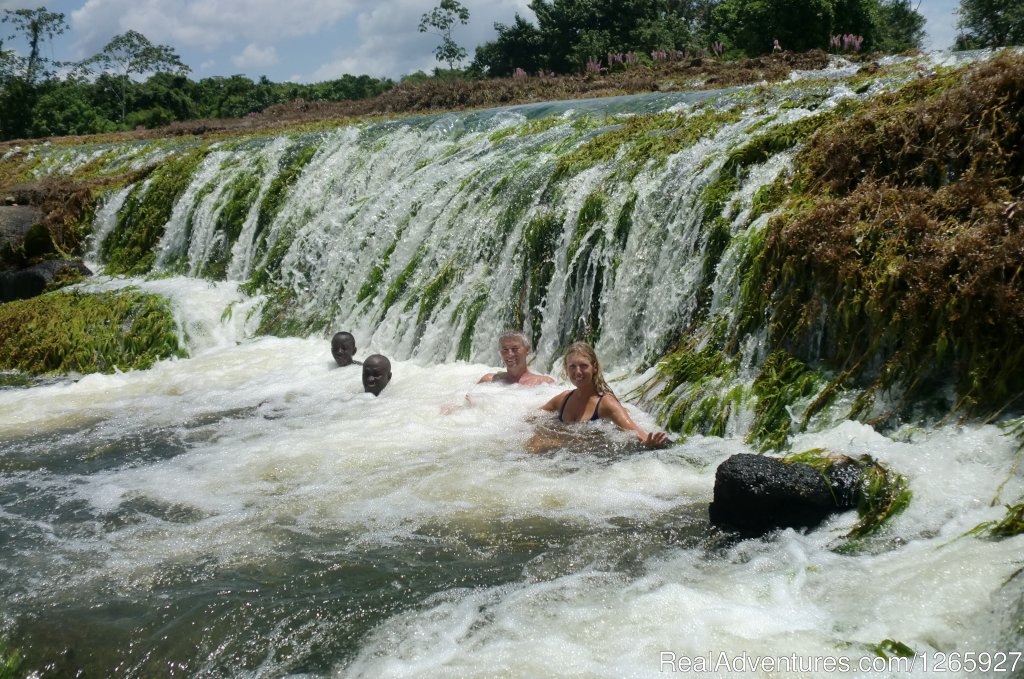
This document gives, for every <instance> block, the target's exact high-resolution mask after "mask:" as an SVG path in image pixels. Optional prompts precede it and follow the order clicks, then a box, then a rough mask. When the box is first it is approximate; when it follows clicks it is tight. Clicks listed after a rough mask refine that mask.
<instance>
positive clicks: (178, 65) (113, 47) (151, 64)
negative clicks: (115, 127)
mask: <svg viewBox="0 0 1024 679" xmlns="http://www.w3.org/2000/svg"><path fill="white" fill-rule="evenodd" d="M82 65H83V66H85V67H90V66H98V67H99V68H100V69H101V70H103V71H107V72H112V73H113V74H114V75H115V76H117V81H118V87H117V88H115V94H116V95H117V96H118V98H119V99H120V101H121V122H122V123H123V122H124V120H125V109H126V105H127V93H128V83H129V82H130V81H131V77H132V74H136V75H142V74H144V73H161V72H165V73H176V74H181V75H184V74H185V73H188V72H189V71H190V70H191V69H190V68H189V67H188V66H186V65H185V64H183V63H182V61H181V59H180V58H179V57H178V54H177V52H175V51H174V49H173V48H171V47H168V46H167V45H154V44H153V43H151V42H150V41H149V38H147V37H146V36H144V35H142V34H141V33H139V32H138V31H128V32H127V33H122V34H121V35H117V36H114V38H113V39H111V41H110V42H108V43H107V45H106V47H104V48H103V51H101V52H100V53H99V54H96V55H94V56H92V57H89V58H88V59H86V60H85V61H83V62H82ZM118 90H120V91H118Z"/></svg>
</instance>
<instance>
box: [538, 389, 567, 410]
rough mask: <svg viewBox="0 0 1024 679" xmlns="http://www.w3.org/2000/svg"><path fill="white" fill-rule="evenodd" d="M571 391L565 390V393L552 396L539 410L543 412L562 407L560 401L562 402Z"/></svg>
mask: <svg viewBox="0 0 1024 679" xmlns="http://www.w3.org/2000/svg"><path fill="white" fill-rule="evenodd" d="M573 391H574V390H573V389H566V390H565V391H560V392H558V393H557V394H555V395H554V396H552V397H551V398H550V399H549V400H548V402H547V403H545V404H544V405H542V406H541V408H543V409H544V410H558V408H559V407H560V406H561V405H562V401H564V400H565V399H566V397H567V396H568V395H569V394H571V393H572V392H573Z"/></svg>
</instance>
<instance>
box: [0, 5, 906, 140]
mask: <svg viewBox="0 0 1024 679" xmlns="http://www.w3.org/2000/svg"><path fill="white" fill-rule="evenodd" d="M442 5H443V7H442V6H439V7H438V8H436V9H435V10H434V12H433V13H431V14H429V15H424V18H423V22H425V23H421V26H420V30H421V31H423V30H427V29H428V28H429V27H439V28H440V27H446V28H442V30H441V32H440V34H442V35H443V36H444V40H445V42H444V43H443V46H444V51H443V52H438V53H437V54H438V57H439V59H441V57H442V56H444V55H449V56H452V58H450V59H449V58H448V57H447V56H445V58H443V59H441V61H446V62H447V64H448V68H447V69H440V68H438V69H435V71H434V73H433V75H427V74H425V73H423V72H418V73H414V74H409V75H406V76H404V77H402V78H401V79H400V80H399V81H398V82H396V81H394V80H391V79H389V78H371V77H369V76H366V75H359V76H353V75H349V74H344V75H342V76H341V77H339V78H337V79H334V80H329V81H324V82H319V83H313V84H298V83H274V82H271V81H270V80H268V79H267V78H266V77H260V78H259V79H258V80H257V81H253V80H251V79H250V78H247V77H245V76H242V75H232V76H230V77H221V76H218V77H209V78H203V79H200V80H198V81H194V80H191V79H190V78H189V77H188V74H189V72H190V68H189V67H188V66H187V65H186V64H184V63H183V62H182V61H181V59H180V58H179V56H178V54H177V52H176V51H175V50H174V48H173V47H172V46H170V45H154V44H152V43H151V42H150V41H149V40H148V39H147V38H146V36H144V35H142V34H141V33H138V32H137V31H132V30H129V31H127V32H125V33H123V34H120V35H116V36H113V37H112V38H111V40H110V41H109V42H108V43H107V45H106V46H105V47H104V48H103V49H102V50H101V51H100V52H98V53H97V54H95V55H92V56H90V57H87V58H86V59H83V60H82V61H80V62H75V63H58V62H55V61H53V60H52V59H47V58H46V56H45V55H46V54H47V50H46V49H44V48H45V47H46V46H47V44H48V43H49V42H53V41H56V40H60V39H62V38H61V36H63V35H65V34H67V33H68V32H69V27H68V24H67V21H66V17H65V15H64V14H63V13H61V12H53V11H49V10H47V9H46V8H45V7H39V8H37V9H34V10H30V9H17V10H3V16H2V20H3V22H4V23H5V24H7V25H8V26H9V27H10V28H11V30H12V34H11V35H9V36H8V37H7V44H6V45H5V44H4V43H2V42H0V139H18V138H30V137H35V138H38V137H53V136H68V135H85V134H102V133H113V132H124V131H134V130H136V129H138V128H146V129H152V128H161V127H164V126H167V125H170V124H174V123H176V124H178V127H177V128H173V127H172V128H171V131H174V130H175V129H177V130H178V131H179V132H180V131H181V128H182V127H183V128H185V129H187V130H190V131H197V130H200V129H204V130H207V131H208V130H211V129H224V128H231V127H236V126H259V127H263V126H265V125H266V124H267V123H268V122H273V121H279V120H281V119H283V118H284V119H290V120H294V119H296V118H297V117H302V118H304V119H307V120H309V119H314V118H319V119H322V118H323V117H324V116H332V117H339V116H352V115H374V114H386V115H388V114H395V113H403V112H414V111H437V110H452V109H458V108H464V107H473V106H495V105H501V104H508V103H521V102H527V101H551V100H555V99H562V98H567V97H579V96H601V95H603V94H609V93H628V92H648V91H654V90H656V89H663V88H670V89H671V88H677V87H684V88H685V87H689V88H692V87H694V86H697V83H698V81H700V82H703V83H704V85H706V86H715V87H721V86H723V85H727V84H744V83H749V82H757V81H759V80H761V79H764V80H769V81H774V80H779V79H781V78H785V77H786V76H787V75H788V72H789V70H790V69H791V68H793V64H792V63H789V64H787V63H786V60H782V61H777V60H769V61H767V62H762V61H760V58H761V57H764V56H766V55H772V54H774V53H776V52H779V51H785V52H786V53H788V54H791V55H792V54H799V53H804V52H808V51H811V50H822V51H825V50H830V51H834V52H846V53H865V54H866V53H879V52H887V53H893V52H900V51H904V50H908V49H914V48H919V47H920V46H921V41H922V37H923V26H924V18H923V17H922V16H921V15H920V14H918V13H917V11H916V10H915V9H914V8H912V7H911V3H910V2H909V0H814V2H810V3H797V4H796V5H794V4H793V3H791V2H787V1H784V0H764V1H762V2H757V3H749V2H740V1H738V0H691V1H689V2H680V3H667V2H664V0H631V2H630V3H629V6H628V8H625V7H623V6H622V4H621V1H620V0H573V1H572V2H550V1H547V0H533V1H532V2H530V3H529V9H530V10H531V11H532V12H533V14H534V17H533V19H529V18H524V17H523V16H521V15H519V14H517V15H516V16H515V17H514V20H513V21H512V22H511V23H507V24H506V23H500V22H499V23H498V24H496V26H495V29H496V34H497V35H496V37H495V39H494V40H492V41H489V42H486V43H484V44H482V45H479V46H477V47H476V48H475V50H474V56H473V59H472V61H471V63H469V64H468V65H467V66H465V67H463V66H462V65H461V64H462V62H463V60H464V57H465V56H468V52H467V51H466V50H465V49H464V48H463V47H462V46H460V45H457V44H455V43H454V42H453V40H452V38H451V31H450V28H451V24H452V22H455V21H459V22H461V23H463V24H465V23H467V22H468V21H469V19H470V15H469V12H468V10H466V9H465V8H464V7H462V5H460V4H459V3H458V2H454V0H446V2H442ZM439 20H440V21H441V23H440V24H438V21H439ZM432 32H433V31H432ZM12 43H13V45H18V44H19V43H24V46H25V48H22V49H18V50H15V49H12ZM5 47H6V49H5ZM439 49H441V48H439ZM800 67H801V68H804V67H805V66H800ZM58 74H59V75H58ZM144 75H145V76H148V77H147V78H146V79H145V80H140V78H141V77H142V76H144ZM253 117H255V118H257V119H256V120H251V119H250V118H253Z"/></svg>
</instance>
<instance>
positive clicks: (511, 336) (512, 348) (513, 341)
mask: <svg viewBox="0 0 1024 679" xmlns="http://www.w3.org/2000/svg"><path fill="white" fill-rule="evenodd" d="M498 352H499V353H500V354H501V360H502V362H503V363H504V364H505V372H497V373H487V374H486V375H484V376H483V377H481V378H480V380H479V382H477V384H480V383H483V382H495V383H497V384H519V385H522V386H524V387H535V386H537V385H540V384H554V383H555V380H554V378H552V377H551V376H549V375H541V374H539V373H535V372H530V369H529V367H527V365H526V357H527V356H528V355H529V354H530V340H528V339H526V335H525V334H523V333H521V332H519V331H518V330H509V331H508V332H505V333H502V335H501V337H499V338H498Z"/></svg>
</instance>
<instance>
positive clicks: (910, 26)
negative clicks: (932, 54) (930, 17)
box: [875, 0, 925, 52]
mask: <svg viewBox="0 0 1024 679" xmlns="http://www.w3.org/2000/svg"><path fill="white" fill-rule="evenodd" d="M917 4H918V7H920V5H921V0H918V3H917ZM879 24H880V26H879V29H880V32H881V35H880V36H879V40H878V42H877V44H876V45H875V47H876V48H877V49H879V50H881V51H883V52H905V51H906V50H909V49H920V48H921V45H922V44H923V43H924V24H925V19H924V17H923V16H921V14H920V13H918V11H917V7H914V8H913V9H912V8H911V7H910V0H884V1H883V2H882V3H881V5H880V6H879Z"/></svg>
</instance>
